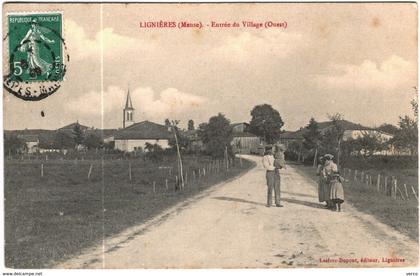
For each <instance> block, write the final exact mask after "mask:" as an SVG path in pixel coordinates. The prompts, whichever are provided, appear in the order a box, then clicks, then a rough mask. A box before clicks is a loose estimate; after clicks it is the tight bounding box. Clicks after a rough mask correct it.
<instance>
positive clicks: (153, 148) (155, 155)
mask: <svg viewBox="0 0 420 276" xmlns="http://www.w3.org/2000/svg"><path fill="white" fill-rule="evenodd" d="M144 149H145V151H146V158H148V159H149V160H151V161H152V162H158V161H161V160H162V159H163V153H164V151H163V149H162V147H161V146H159V145H158V144H151V143H147V142H146V144H145V147H144Z"/></svg>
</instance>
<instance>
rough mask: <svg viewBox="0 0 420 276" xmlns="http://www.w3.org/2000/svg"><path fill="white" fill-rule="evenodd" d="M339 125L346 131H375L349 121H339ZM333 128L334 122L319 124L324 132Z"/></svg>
mask: <svg viewBox="0 0 420 276" xmlns="http://www.w3.org/2000/svg"><path fill="white" fill-rule="evenodd" d="M337 124H338V125H339V126H340V127H342V128H343V129H344V130H373V128H370V127H365V126H362V125H361V124H356V123H352V122H350V121H347V120H339V121H337ZM332 126H333V122H332V121H326V122H320V123H318V128H319V129H320V130H324V129H327V128H330V127H332Z"/></svg>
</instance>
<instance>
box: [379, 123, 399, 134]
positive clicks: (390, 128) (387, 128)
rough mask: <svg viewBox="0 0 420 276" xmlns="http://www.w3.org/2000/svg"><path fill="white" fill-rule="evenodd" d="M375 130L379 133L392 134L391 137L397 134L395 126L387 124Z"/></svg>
mask: <svg viewBox="0 0 420 276" xmlns="http://www.w3.org/2000/svg"><path fill="white" fill-rule="evenodd" d="M377 129H378V130H380V131H383V132H386V133H389V134H392V135H395V134H396V133H397V132H398V127H397V126H394V125H391V124H387V123H385V124H382V125H380V126H379V127H378V128H377Z"/></svg>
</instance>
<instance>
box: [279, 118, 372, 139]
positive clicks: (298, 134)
mask: <svg viewBox="0 0 420 276" xmlns="http://www.w3.org/2000/svg"><path fill="white" fill-rule="evenodd" d="M337 123H338V125H339V126H340V127H341V128H343V130H376V131H379V130H377V129H374V128H370V127H365V126H362V125H361V124H356V123H352V122H350V121H347V120H339V121H337ZM332 127H333V122H332V121H326V122H319V123H318V130H319V131H320V132H321V133H323V132H325V131H327V130H328V129H330V128H332ZM306 131H307V129H306V127H303V128H301V129H299V130H297V131H285V132H283V133H282V134H280V137H281V138H283V139H303V134H304V133H305V132H306Z"/></svg>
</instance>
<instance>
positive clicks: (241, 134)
mask: <svg viewBox="0 0 420 276" xmlns="http://www.w3.org/2000/svg"><path fill="white" fill-rule="evenodd" d="M233 137H258V136H257V135H255V134H253V133H251V132H246V131H245V132H234V133H233Z"/></svg>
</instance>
